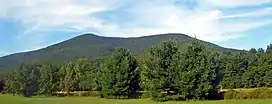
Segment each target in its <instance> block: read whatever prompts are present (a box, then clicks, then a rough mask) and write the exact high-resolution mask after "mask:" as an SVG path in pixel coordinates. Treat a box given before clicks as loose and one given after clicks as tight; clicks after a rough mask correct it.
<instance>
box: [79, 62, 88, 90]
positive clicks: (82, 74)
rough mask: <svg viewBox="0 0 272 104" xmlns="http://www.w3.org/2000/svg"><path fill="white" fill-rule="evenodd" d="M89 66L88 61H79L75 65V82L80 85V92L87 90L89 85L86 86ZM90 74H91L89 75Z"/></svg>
mask: <svg viewBox="0 0 272 104" xmlns="http://www.w3.org/2000/svg"><path fill="white" fill-rule="evenodd" d="M87 68H88V64H87V59H78V60H77V61H76V64H75V74H76V75H75V80H76V83H77V84H78V87H79V89H80V90H82V89H86V88H87V87H88V85H86V83H87V82H86V81H87V79H86V78H87V76H86V74H87V73H86V72H87ZM89 74H90V73H89Z"/></svg>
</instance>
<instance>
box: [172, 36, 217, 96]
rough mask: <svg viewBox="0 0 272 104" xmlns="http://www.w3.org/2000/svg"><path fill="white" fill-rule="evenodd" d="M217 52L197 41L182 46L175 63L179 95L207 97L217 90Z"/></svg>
mask: <svg viewBox="0 0 272 104" xmlns="http://www.w3.org/2000/svg"><path fill="white" fill-rule="evenodd" d="M218 60H219V59H218V54H217V53H213V52H212V51H208V50H207V46H205V45H203V44H201V43H199V42H198V41H193V42H190V43H189V44H188V45H186V46H184V48H183V51H182V52H181V55H180V58H178V59H177V61H174V62H177V63H175V65H174V66H175V67H176V70H178V69H180V70H179V78H180V79H179V80H176V81H177V82H176V83H177V87H178V88H179V92H180V94H181V95H183V96H185V98H186V99H209V98H210V97H211V96H213V97H214V94H217V92H218V85H219V80H217V79H216V78H217V77H218V74H219V63H218Z"/></svg>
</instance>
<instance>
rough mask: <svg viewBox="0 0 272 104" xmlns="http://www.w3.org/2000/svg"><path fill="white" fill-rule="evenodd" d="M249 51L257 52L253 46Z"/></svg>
mask: <svg viewBox="0 0 272 104" xmlns="http://www.w3.org/2000/svg"><path fill="white" fill-rule="evenodd" d="M249 52H251V53H257V50H256V49H255V48H251V49H250V50H249Z"/></svg>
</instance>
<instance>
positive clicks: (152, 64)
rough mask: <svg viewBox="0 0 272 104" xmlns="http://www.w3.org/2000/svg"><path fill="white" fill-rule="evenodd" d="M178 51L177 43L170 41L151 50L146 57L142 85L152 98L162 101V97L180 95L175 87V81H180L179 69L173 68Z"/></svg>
mask: <svg viewBox="0 0 272 104" xmlns="http://www.w3.org/2000/svg"><path fill="white" fill-rule="evenodd" d="M178 49H179V45H178V43H177V41H171V40H170V41H165V42H163V43H162V44H160V45H158V46H155V47H153V48H151V49H150V50H149V51H148V53H147V54H146V55H145V57H144V60H143V65H142V75H141V80H142V82H141V84H142V87H143V88H144V90H145V91H147V92H149V93H150V95H151V97H152V98H154V99H158V100H160V101H161V99H160V98H161V97H166V96H171V95H176V94H177V93H178V92H177V91H178V89H177V87H178V86H176V85H175V81H177V80H178V79H177V77H178V73H179V69H174V68H173V67H172V63H173V62H174V57H176V56H175V55H176V54H177V53H178ZM163 100H166V99H163Z"/></svg>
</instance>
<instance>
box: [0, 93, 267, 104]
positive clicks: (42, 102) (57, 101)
mask: <svg viewBox="0 0 272 104" xmlns="http://www.w3.org/2000/svg"><path fill="white" fill-rule="evenodd" d="M0 104H272V100H218V101H189V102H188V101H185V102H164V103H159V102H154V101H151V100H149V99H132V100H113V99H102V98H91V97H63V98H58V97H33V98H24V97H20V96H12V95H0Z"/></svg>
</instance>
